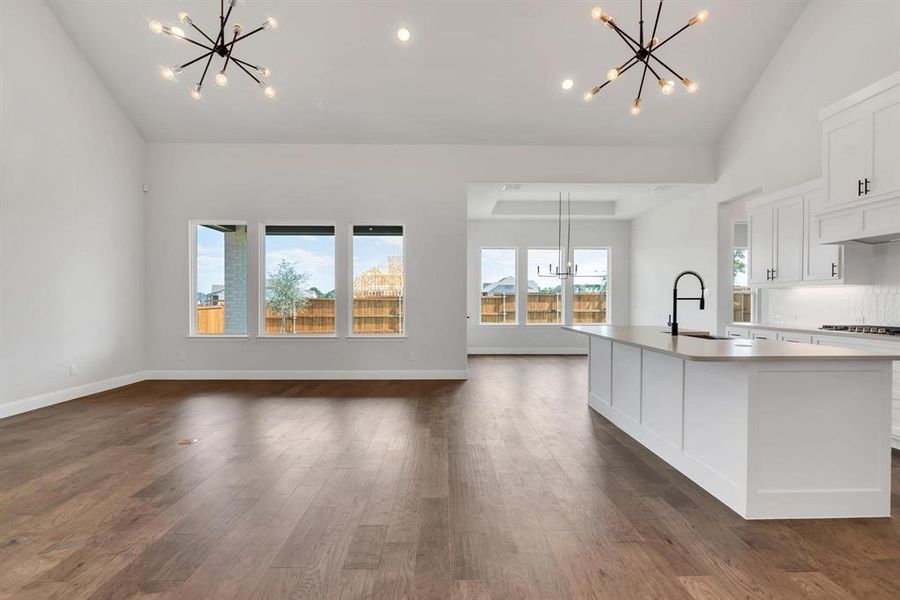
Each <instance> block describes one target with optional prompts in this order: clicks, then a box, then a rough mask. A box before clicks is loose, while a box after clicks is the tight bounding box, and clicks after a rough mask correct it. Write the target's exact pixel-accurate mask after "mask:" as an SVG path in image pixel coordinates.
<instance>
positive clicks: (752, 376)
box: [564, 325, 900, 519]
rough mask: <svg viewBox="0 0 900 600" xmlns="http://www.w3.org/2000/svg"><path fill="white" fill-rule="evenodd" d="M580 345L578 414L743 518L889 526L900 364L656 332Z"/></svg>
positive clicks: (599, 333) (583, 329)
mask: <svg viewBox="0 0 900 600" xmlns="http://www.w3.org/2000/svg"><path fill="white" fill-rule="evenodd" d="M564 329H567V330H569V331H574V332H577V333H581V334H584V335H587V336H588V337H589V340H590V353H589V369H590V376H589V384H588V388H589V389H588V405H589V406H590V407H591V408H592V409H593V410H595V411H597V412H598V413H600V414H601V415H603V416H604V417H606V418H607V419H609V420H610V421H612V423H614V424H615V425H616V426H617V427H619V428H620V429H622V430H623V431H625V432H626V433H628V434H629V435H630V436H631V437H633V438H634V439H636V440H637V441H639V442H640V443H642V444H643V445H644V446H646V447H647V448H649V449H650V450H651V451H653V452H654V453H655V454H657V455H658V456H659V457H661V458H662V459H663V460H665V461H666V462H668V463H669V464H670V465H672V466H673V467H674V468H676V469H678V470H679V471H680V472H682V473H683V474H684V475H686V476H687V477H689V478H690V479H691V480H693V481H694V482H695V483H697V484H698V485H700V486H701V487H702V488H704V489H705V490H706V491H708V492H709V493H710V494H712V495H713V496H715V497H716V498H718V499H719V500H720V501H722V502H723V503H724V504H726V505H727V506H729V507H730V508H731V509H732V510H734V511H735V512H737V513H738V514H740V515H741V516H742V517H744V518H746V519H785V518H833V517H887V516H890V491H891V490H890V481H891V480H890V458H891V456H890V453H891V450H890V446H891V443H890V422H891V412H890V411H891V361H893V360H898V359H900V356H897V355H892V354H886V353H878V352H874V351H864V350H856V349H848V348H837V347H830V346H818V345H813V344H796V343H786V342H778V341H772V340H747V339H717V338H712V337H711V336H706V335H705V334H699V333H696V332H693V333H692V332H684V333H683V334H682V335H678V336H672V335H670V334H669V333H668V332H666V331H664V330H665V327H621V326H611V325H610V326H605V325H597V326H578V325H575V326H565V327H564Z"/></svg>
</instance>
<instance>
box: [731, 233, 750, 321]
mask: <svg viewBox="0 0 900 600" xmlns="http://www.w3.org/2000/svg"><path fill="white" fill-rule="evenodd" d="M747 233H748V232H747V224H746V223H735V224H734V250H733V255H732V256H733V258H732V265H733V266H732V275H733V279H732V281H733V284H732V285H733V288H734V289H733V290H732V306H733V314H732V320H733V321H734V322H735V323H746V322H749V321H752V320H753V293H752V292H751V291H750V283H749V280H748V270H747V265H749V264H750V250H749V249H748V248H747Z"/></svg>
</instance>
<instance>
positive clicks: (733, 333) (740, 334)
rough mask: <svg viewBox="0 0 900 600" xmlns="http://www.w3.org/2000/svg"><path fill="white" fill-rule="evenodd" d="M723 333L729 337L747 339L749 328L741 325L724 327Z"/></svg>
mask: <svg viewBox="0 0 900 600" xmlns="http://www.w3.org/2000/svg"><path fill="white" fill-rule="evenodd" d="M725 335H726V336H728V337H730V338H744V339H748V338H749V337H750V330H749V329H745V328H743V327H726V328H725Z"/></svg>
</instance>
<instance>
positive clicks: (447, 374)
mask: <svg viewBox="0 0 900 600" xmlns="http://www.w3.org/2000/svg"><path fill="white" fill-rule="evenodd" d="M468 378H469V371H468V369H460V370H438V371H425V370H421V371H417V370H408V371H313V370H310V371H215V370H212V371H186V370H184V371H182V370H173V371H144V379H181V380H193V379H216V380H220V379H258V380H263V379H290V380H301V381H302V380H323V379H337V380H344V379H354V380H358V379H438V380H445V379H452V380H459V379H468Z"/></svg>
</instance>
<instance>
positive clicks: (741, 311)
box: [732, 288, 753, 323]
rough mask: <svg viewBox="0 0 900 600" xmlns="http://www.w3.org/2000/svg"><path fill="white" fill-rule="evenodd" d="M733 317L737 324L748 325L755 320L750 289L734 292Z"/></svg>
mask: <svg viewBox="0 0 900 600" xmlns="http://www.w3.org/2000/svg"><path fill="white" fill-rule="evenodd" d="M733 298H734V301H733V315H732V320H733V321H734V322H735V323H747V322H749V321H752V320H753V311H752V298H753V296H752V295H751V294H750V288H736V289H735V290H734V296H733Z"/></svg>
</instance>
